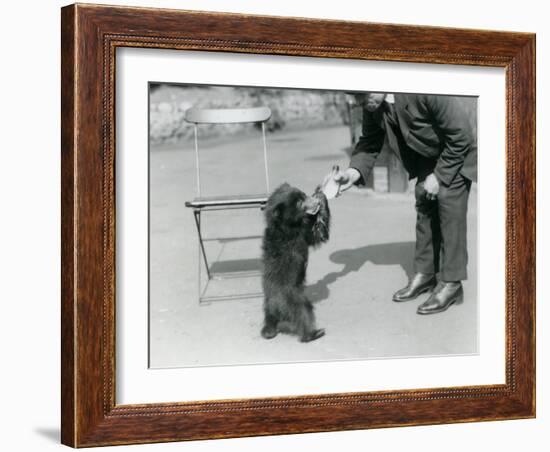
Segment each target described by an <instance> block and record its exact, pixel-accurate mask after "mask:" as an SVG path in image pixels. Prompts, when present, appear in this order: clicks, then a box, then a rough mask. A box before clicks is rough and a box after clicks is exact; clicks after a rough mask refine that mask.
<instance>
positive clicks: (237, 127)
mask: <svg viewBox="0 0 550 452" xmlns="http://www.w3.org/2000/svg"><path fill="white" fill-rule="evenodd" d="M151 86H152V87H153V89H152V90H151V95H150V117H149V123H150V129H149V134H150V139H151V142H152V143H164V142H175V141H180V140H189V139H192V137H193V125H192V124H189V123H188V122H186V121H185V112H186V111H187V110H188V109H189V108H192V107H195V108H245V107H255V106H260V105H263V106H267V107H269V108H270V109H271V111H272V116H271V118H270V119H269V121H268V122H267V123H266V126H267V129H268V131H270V132H276V131H277V130H281V129H299V128H307V127H318V126H330V125H339V124H343V123H345V122H346V121H347V108H346V103H345V96H344V94H343V93H341V92H332V91H313V90H292V89H273V88H233V87H206V86H205V87H201V86H175V85H151ZM254 127H255V125H253V124H218V125H208V124H201V125H200V126H199V133H200V136H201V138H214V137H219V136H224V135H236V134H246V133H249V132H251V131H252V129H253V128H254Z"/></svg>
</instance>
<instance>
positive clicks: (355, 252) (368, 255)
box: [306, 242, 415, 303]
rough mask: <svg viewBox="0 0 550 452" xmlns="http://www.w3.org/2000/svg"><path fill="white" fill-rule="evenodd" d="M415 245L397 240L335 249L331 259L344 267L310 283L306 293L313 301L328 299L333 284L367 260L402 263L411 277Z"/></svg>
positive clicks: (381, 263)
mask: <svg viewBox="0 0 550 452" xmlns="http://www.w3.org/2000/svg"><path fill="white" fill-rule="evenodd" d="M414 247H415V242H395V243H382V244H377V245H367V246H363V247H360V248H353V249H344V250H338V251H335V252H334V253H332V254H331V255H330V257H329V259H330V261H331V262H334V263H335V264H343V265H344V266H343V268H342V269H341V270H340V271H338V272H331V273H328V274H326V275H325V276H324V277H323V278H322V279H320V280H319V281H317V282H316V283H315V284H311V285H309V286H308V287H307V288H306V294H307V296H308V297H309V299H310V300H311V301H312V302H313V303H317V302H319V301H322V300H326V299H327V298H328V297H329V295H330V288H329V286H330V285H331V284H333V283H335V282H336V281H337V280H339V279H341V278H345V277H346V276H347V275H348V274H349V273H351V272H357V271H359V270H360V269H361V267H363V265H365V264H366V263H367V262H371V263H373V264H374V265H401V268H403V271H404V272H405V273H406V274H407V277H408V278H411V277H412V275H413V274H414V270H413V258H414ZM397 289H398V287H396V290H397Z"/></svg>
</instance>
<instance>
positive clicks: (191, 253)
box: [148, 81, 479, 368]
mask: <svg viewBox="0 0 550 452" xmlns="http://www.w3.org/2000/svg"><path fill="white" fill-rule="evenodd" d="M366 88H368V87H366ZM148 91H149V92H148V94H149V151H148V152H149V155H148V162H149V168H148V178H149V193H148V196H149V202H148V221H149V229H148V231H149V235H148V265H149V268H148V278H149V281H148V283H149V284H148V286H149V367H150V368H177V367H198V366H227V365H251V364H270V363H293V362H310V361H336V360H366V359H380V358H412V357H415V358H418V357H434V356H437V357H440V356H453V355H475V354H477V353H479V331H478V330H479V305H478V303H479V300H478V269H477V261H478V246H477V236H478V181H477V109H478V99H477V97H475V96H457V95H452V94H449V95H441V94H438V95H435V94H426V93H403V92H394V93H390V92H374V91H368V90H365V91H344V90H330V91H329V90H318V89H296V88H278V87H277V88H275V87H254V86H222V85H200V84H178V83H170V82H164V81H155V82H150V83H149V85H148Z"/></svg>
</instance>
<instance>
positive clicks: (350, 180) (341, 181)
mask: <svg viewBox="0 0 550 452" xmlns="http://www.w3.org/2000/svg"><path fill="white" fill-rule="evenodd" d="M360 178H361V173H360V172H359V171H357V170H356V169H355V168H348V169H347V170H346V171H339V172H338V173H336V175H335V176H334V180H335V181H336V182H337V183H338V185H339V189H338V195H337V196H340V194H341V193H343V192H345V191H346V190H348V189H349V188H350V187H351V186H352V185H353V184H355V183H356V182H357V181H358V180H359V179H360Z"/></svg>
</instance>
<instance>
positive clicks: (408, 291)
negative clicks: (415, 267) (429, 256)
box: [393, 273, 437, 302]
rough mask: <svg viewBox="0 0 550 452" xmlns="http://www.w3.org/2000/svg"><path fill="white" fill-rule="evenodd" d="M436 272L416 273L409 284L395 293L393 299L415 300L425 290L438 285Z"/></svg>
mask: <svg viewBox="0 0 550 452" xmlns="http://www.w3.org/2000/svg"><path fill="white" fill-rule="evenodd" d="M436 282H437V281H436V279H435V275H434V274H426V273H416V274H415V275H414V276H413V277H412V278H411V280H410V281H409V284H407V285H406V286H405V287H403V288H402V289H399V290H398V291H397V292H395V293H394V294H393V301H397V302H399V301H409V300H414V299H415V298H416V297H418V296H419V295H421V294H423V293H424V292H428V291H430V290H432V289H433V288H434V287H435V285H436Z"/></svg>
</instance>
